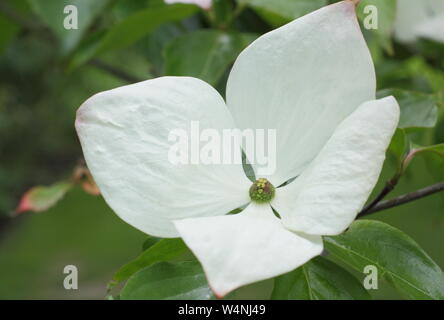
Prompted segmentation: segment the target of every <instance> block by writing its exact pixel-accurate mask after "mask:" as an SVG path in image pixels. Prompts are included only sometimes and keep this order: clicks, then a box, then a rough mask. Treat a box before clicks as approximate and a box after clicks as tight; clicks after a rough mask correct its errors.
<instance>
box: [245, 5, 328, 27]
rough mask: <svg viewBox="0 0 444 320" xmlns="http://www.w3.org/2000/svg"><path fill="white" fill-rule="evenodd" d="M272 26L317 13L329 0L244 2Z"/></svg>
mask: <svg viewBox="0 0 444 320" xmlns="http://www.w3.org/2000/svg"><path fill="white" fill-rule="evenodd" d="M242 2H243V3H246V4H247V5H249V6H250V7H252V8H253V9H254V10H255V11H256V12H257V13H258V14H259V15H260V16H261V17H262V18H263V19H264V20H265V21H267V22H268V23H270V24H271V25H272V26H275V27H277V26H280V25H283V24H285V23H287V22H290V21H292V20H294V19H296V18H299V17H301V16H303V15H305V14H307V13H310V12H312V11H315V10H317V9H319V8H321V7H323V6H325V5H327V0H273V1H270V0H242Z"/></svg>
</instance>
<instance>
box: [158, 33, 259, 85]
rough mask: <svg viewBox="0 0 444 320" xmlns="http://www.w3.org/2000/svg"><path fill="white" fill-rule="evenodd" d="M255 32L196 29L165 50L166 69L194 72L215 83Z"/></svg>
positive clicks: (177, 73) (185, 73) (184, 73)
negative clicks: (242, 32) (251, 33)
mask: <svg viewBox="0 0 444 320" xmlns="http://www.w3.org/2000/svg"><path fill="white" fill-rule="evenodd" d="M254 38H255V36H253V35H250V34H241V33H232V32H231V33H226V32H222V31H217V30H209V31H196V32H192V33H187V34H184V35H183V36H180V37H178V38H176V39H175V40H173V41H172V42H171V43H170V44H169V45H168V46H167V47H166V50H165V59H166V66H165V73H166V74H167V75H172V76H192V77H196V78H199V79H202V80H204V81H206V82H208V83H210V84H212V85H213V86H214V85H216V84H217V83H218V81H219V80H220V78H221V77H222V75H223V74H224V73H225V71H226V70H227V68H228V67H229V66H230V64H231V63H233V62H234V60H235V59H236V58H237V56H238V55H239V53H240V52H241V51H242V50H243V49H244V48H245V47H246V46H247V45H248V44H249V43H250V42H251V41H252V40H254Z"/></svg>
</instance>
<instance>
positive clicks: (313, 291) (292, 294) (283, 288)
mask: <svg viewBox="0 0 444 320" xmlns="http://www.w3.org/2000/svg"><path fill="white" fill-rule="evenodd" d="M271 298H272V299H279V300H367V299H370V295H369V294H368V292H367V291H366V290H365V289H364V288H363V286H362V285H361V283H360V282H359V281H358V280H357V279H356V278H355V277H354V276H353V275H352V274H350V273H349V272H348V271H347V270H345V269H343V268H342V267H340V266H338V265H337V264H335V263H333V262H331V261H329V260H327V259H325V258H323V257H317V258H314V259H312V260H311V261H309V262H307V263H306V264H304V265H303V266H302V267H299V268H297V269H296V270H294V271H292V272H289V273H287V274H284V275H282V276H279V277H277V278H276V279H275V282H274V289H273V293H272V295H271Z"/></svg>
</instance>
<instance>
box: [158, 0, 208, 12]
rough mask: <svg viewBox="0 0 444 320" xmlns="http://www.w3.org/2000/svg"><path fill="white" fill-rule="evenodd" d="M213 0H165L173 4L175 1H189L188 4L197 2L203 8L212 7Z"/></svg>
mask: <svg viewBox="0 0 444 320" xmlns="http://www.w3.org/2000/svg"><path fill="white" fill-rule="evenodd" d="M211 1H212V0H165V3H167V4H173V3H187V4H195V5H197V6H199V7H201V8H202V9H205V10H208V9H210V8H211Z"/></svg>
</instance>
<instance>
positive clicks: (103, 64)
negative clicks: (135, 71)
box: [89, 59, 142, 83]
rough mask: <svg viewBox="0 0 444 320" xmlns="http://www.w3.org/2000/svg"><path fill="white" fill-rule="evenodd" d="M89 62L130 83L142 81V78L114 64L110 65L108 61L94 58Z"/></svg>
mask: <svg viewBox="0 0 444 320" xmlns="http://www.w3.org/2000/svg"><path fill="white" fill-rule="evenodd" d="M89 64H91V65H92V66H95V67H96V68H98V69H101V70H103V71H106V72H108V73H109V74H112V75H113V76H115V77H116V78H119V79H121V80H123V81H126V82H128V83H135V82H140V81H142V80H141V79H139V78H137V77H135V76H133V75H130V74H129V73H127V72H125V71H123V70H120V69H118V68H116V67H114V66H112V65H109V64H107V63H106V62H103V61H101V60H97V59H93V60H91V61H90V62H89Z"/></svg>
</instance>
